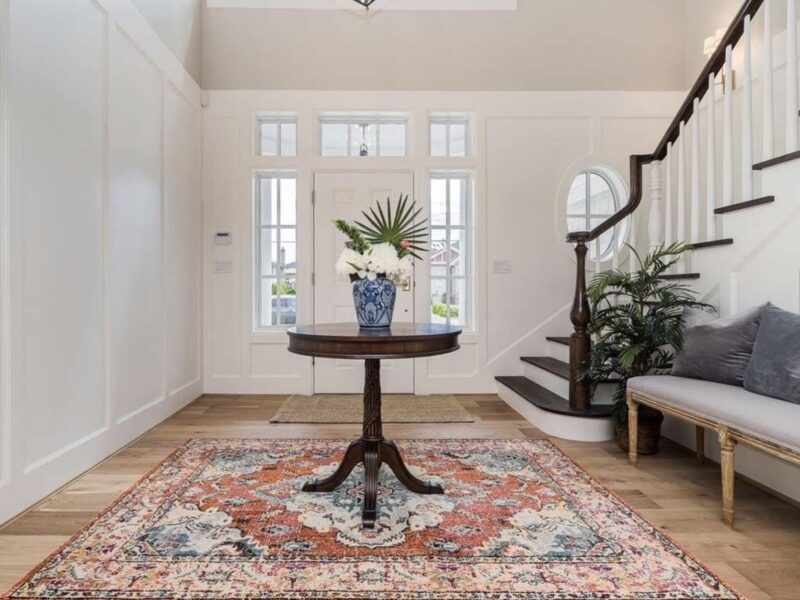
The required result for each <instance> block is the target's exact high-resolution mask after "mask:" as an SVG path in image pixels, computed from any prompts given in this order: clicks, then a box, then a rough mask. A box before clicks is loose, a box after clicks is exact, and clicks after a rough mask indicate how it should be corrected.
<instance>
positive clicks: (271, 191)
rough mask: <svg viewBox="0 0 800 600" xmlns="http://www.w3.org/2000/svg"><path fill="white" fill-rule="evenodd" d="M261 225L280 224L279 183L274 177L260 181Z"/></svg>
mask: <svg viewBox="0 0 800 600" xmlns="http://www.w3.org/2000/svg"><path fill="white" fill-rule="evenodd" d="M259 188H260V190H261V193H260V197H259V202H260V206H259V209H258V210H259V213H260V216H261V225H277V224H278V181H277V180H276V179H274V178H272V177H269V178H262V179H261V180H259Z"/></svg>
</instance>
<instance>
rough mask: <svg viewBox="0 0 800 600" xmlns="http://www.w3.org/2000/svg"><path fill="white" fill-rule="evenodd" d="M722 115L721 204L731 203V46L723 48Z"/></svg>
mask: <svg viewBox="0 0 800 600" xmlns="http://www.w3.org/2000/svg"><path fill="white" fill-rule="evenodd" d="M723 108H724V114H723V117H722V119H723V120H722V205H723V206H727V205H728V204H733V48H732V47H731V46H728V47H727V48H726V49H725V101H724V103H723Z"/></svg>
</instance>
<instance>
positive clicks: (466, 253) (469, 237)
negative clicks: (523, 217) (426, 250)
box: [427, 171, 475, 331]
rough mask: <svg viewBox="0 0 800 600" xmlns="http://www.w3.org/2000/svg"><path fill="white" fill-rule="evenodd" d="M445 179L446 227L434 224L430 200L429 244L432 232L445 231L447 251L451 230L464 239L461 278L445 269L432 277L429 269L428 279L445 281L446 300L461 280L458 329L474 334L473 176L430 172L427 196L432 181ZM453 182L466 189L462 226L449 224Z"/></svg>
mask: <svg viewBox="0 0 800 600" xmlns="http://www.w3.org/2000/svg"><path fill="white" fill-rule="evenodd" d="M437 179H438V180H442V179H443V180H445V181H447V185H446V199H445V202H446V205H445V224H444V225H434V224H433V219H432V209H433V202H432V201H431V202H430V204H431V206H430V210H429V219H428V222H429V228H428V229H429V233H430V242H431V244H432V243H433V232H434V231H435V230H438V231H445V247H446V248H448V249H449V248H450V240H451V237H450V234H451V232H452V231H454V230H457V231H461V232H462V236H463V237H462V238H461V239H463V240H464V247H463V248H462V249H461V250H462V251H461V257H462V260H464V275H458V276H453V274H452V273H450V271H449V270H448V271H447V273H446V274H445V275H444V276H441V275H438V276H437V275H434V274H433V270H432V267H431V273H430V275H429V279H430V281H431V282H433V281H435V280H439V281H441V280H445V281H446V283H445V289H446V293H447V298H448V300H450V299H452V297H453V280H454V279H455V280H460V279H463V280H464V295H465V298H464V313H465V314H464V315H463V316H461V319H460V320H461V327H462V328H463V329H464V331H474V315H473V312H474V311H473V307H474V301H473V290H474V287H475V286H474V272H473V260H472V252H473V248H472V243H473V237H474V236H473V222H472V220H473V214H474V208H473V197H474V191H473V177H472V173H469V172H465V171H433V172H431V173H430V176H429V177H428V194H429V197H430V194H431V185H432V183H433V181H434V180H437ZM453 179H460V180H461V182H462V185H464V190H465V206H464V224H463V225H453V224H452V223H451V222H450V181H451V180H453ZM430 302H431V298H430V294H428V299H427V304H428V311H431V310H432V309H431V306H430ZM450 306H452V305H451V303H450V302H448V303H447V310H446V312H445V322H446V323H447V325H450V323H451V318H450Z"/></svg>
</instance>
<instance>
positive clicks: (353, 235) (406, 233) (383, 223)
mask: <svg viewBox="0 0 800 600" xmlns="http://www.w3.org/2000/svg"><path fill="white" fill-rule="evenodd" d="M376 209H377V210H376ZM421 211H422V209H417V208H416V203H415V202H411V203H410V204H409V202H408V195H406V196H403V195H401V196H400V199H399V201H398V203H397V204H396V205H395V207H394V208H393V207H392V201H391V199H389V198H387V199H386V207H385V208H384V207H382V206H381V204H380V203H378V204H377V206H376V207H375V208H370V209H369V211H363V212H362V215H363V216H364V220H365V221H366V222H367V223H366V224H365V223H363V222H359V221H355V222H354V224H350V223H348V222H347V221H344V220H342V219H337V220H336V221H334V224H335V225H336V228H337V229H338V230H339V231H341V232H342V233H343V234H345V235H346V236H347V238H348V240H349V241H348V243H347V247H346V248H345V249H344V250H342V253H341V254H340V255H339V259H338V260H337V261H336V271H337V272H338V273H341V274H342V275H347V276H349V278H350V281H351V282H353V283H355V282H358V281H360V280H362V279H368V280H369V281H375V280H376V279H377V278H378V277H385V278H386V279H389V280H391V281H393V282H394V283H401V282H405V281H408V280H410V279H411V273H412V269H413V266H414V265H413V260H412V259H413V258H419V253H420V252H424V251H425V247H424V242H425V237H426V235H427V228H426V227H425V226H424V225H425V222H426V220H423V221H421V222H416V219H417V217H418V216H419V213H420V212H421Z"/></svg>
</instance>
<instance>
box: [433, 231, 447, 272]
mask: <svg viewBox="0 0 800 600" xmlns="http://www.w3.org/2000/svg"><path fill="white" fill-rule="evenodd" d="M430 264H431V277H446V276H447V264H448V252H447V230H445V229H432V230H431V254H430Z"/></svg>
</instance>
